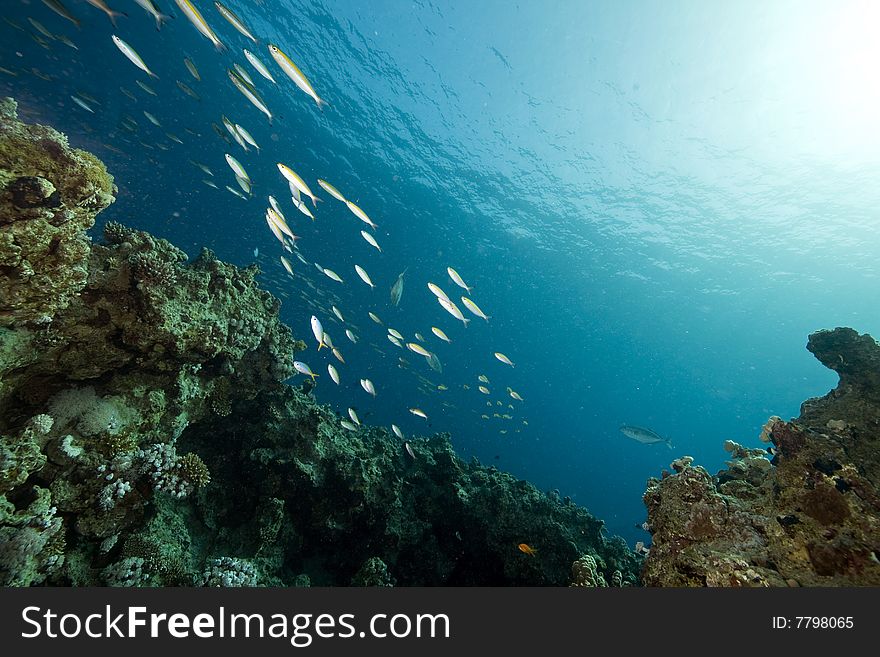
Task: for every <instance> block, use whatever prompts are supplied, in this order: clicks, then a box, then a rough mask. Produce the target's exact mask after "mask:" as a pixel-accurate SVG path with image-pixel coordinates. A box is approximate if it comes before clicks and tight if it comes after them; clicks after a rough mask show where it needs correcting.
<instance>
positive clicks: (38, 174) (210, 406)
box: [0, 99, 639, 586]
mask: <svg viewBox="0 0 880 657" xmlns="http://www.w3.org/2000/svg"><path fill="white" fill-rule="evenodd" d="M114 194H115V188H114V186H113V180H112V178H111V176H110V175H109V174H108V173H107V171H106V169H105V168H104V166H103V165H102V164H101V163H100V162H99V161H98V160H97V159H96V158H95V157H94V156H92V155H90V154H88V153H85V152H83V151H78V150H74V149H71V148H70V147H69V145H68V143H67V140H66V138H65V137H64V136H63V135H61V134H60V133H58V132H56V131H54V130H52V129H51V128H46V127H43V126H35V125H25V124H23V123H21V122H20V121H19V120H18V119H17V117H16V106H15V103H14V101H12V100H11V99H6V100H5V101H2V102H0V585H12V586H29V585H38V584H44V583H47V584H61V585H118V586H142V585H181V586H193V585H196V586H198V585H208V586H257V585H299V586H305V585H308V584H310V583H317V584H325V585H375V586H387V585H394V584H398V585H445V584H462V585H487V584H494V585H511V584H525V585H538V584H542V585H568V584H570V583H574V584H577V585H582V586H602V585H617V586H621V585H625V584H633V583H636V582H637V579H638V574H637V573H638V566H639V560H638V558H637V557H636V556H635V555H634V554H633V553H632V552H631V551H629V550H628V549H627V547H626V545H625V543H624V542H623V541H622V540H621V539H616V538H608V537H606V536H605V535H604V532H603V529H602V526H603V523H602V522H601V521H600V520H597V519H596V518H594V517H593V516H592V515H590V514H589V513H588V512H587V511H586V510H585V509H583V508H581V507H578V506H576V505H574V504H572V503H571V502H569V501H566V500H562V499H560V498H559V497H558V495H552V494H546V493H542V492H540V491H538V490H537V489H536V488H535V487H534V486H532V485H531V484H529V483H527V482H524V481H519V480H517V479H516V478H514V477H512V476H510V475H509V474H506V473H504V472H500V471H498V470H497V469H495V468H491V467H484V466H482V465H480V464H479V463H476V462H472V463H465V462H463V461H462V460H461V459H460V458H459V457H458V456H457V455H456V454H455V453H454V451H453V449H452V447H451V444H450V441H449V439H448V437H447V436H442V435H441V436H434V437H429V438H423V437H417V436H416V437H412V438H411V439H410V449H411V450H412V455H410V453H409V450H407V449H405V446H404V444H403V442H402V441H400V440H399V439H397V438H396V437H394V436H393V435H392V434H391V433H390V432H388V431H386V430H384V429H382V428H377V427H362V428H359V429H358V430H357V431H347V430H346V429H344V428H343V427H342V426H341V424H340V418H339V417H338V416H337V415H336V414H335V413H333V412H332V410H330V409H329V408H326V407H324V406H321V405H319V404H317V403H316V401H315V399H314V397H313V396H312V395H311V394H310V392H309V391H308V390H307V389H299V388H294V387H292V386H290V385H287V384H286V383H285V381H286V380H287V379H289V378H290V377H291V375H292V374H293V373H294V371H293V368H292V366H291V365H292V361H293V356H294V354H295V353H296V351H297V350H299V349H302V348H303V347H304V345H303V344H302V343H301V342H298V341H296V340H295V339H294V338H293V336H292V335H291V332H290V330H289V328H288V327H286V326H285V325H283V324H282V323H281V322H280V321H279V319H278V311H279V308H280V302H279V301H278V299H276V298H275V297H273V296H272V295H271V294H270V293H269V292H267V291H265V290H262V289H260V287H259V286H258V285H257V283H256V281H255V277H256V275H257V274H258V273H259V271H258V269H257V268H256V267H250V268H247V269H239V268H237V267H235V266H233V265H230V264H227V263H224V262H221V261H219V260H217V258H215V257H214V256H213V254H212V253H210V252H209V251H207V250H205V251H203V252H202V253H201V254H200V255H199V256H198V257H197V258H195V259H192V260H190V259H189V258H188V256H187V255H186V254H185V253H183V252H182V251H180V250H179V249H177V248H176V247H174V246H173V245H172V244H170V243H168V242H166V241H164V240H161V239H157V238H155V237H153V236H151V235H149V234H148V233H145V232H142V231H137V230H133V229H131V228H127V227H125V226H124V225H122V224H121V223H117V222H113V221H111V222H108V223H107V224H106V225H105V229H104V243H103V244H92V243H91V241H90V240H89V238H88V237H87V233H86V230H87V229H88V228H90V227H91V226H92V225H93V224H94V221H95V215H96V214H97V213H98V212H100V211H101V210H103V209H104V208H106V207H107V206H108V205H109V204H110V203H112V202H113V200H114V199H113V195H114ZM413 455H414V456H413ZM520 543H529V544H530V545H532V546H533V547H535V548H537V552H535V553H534V554H527V553H526V552H524V551H522V550H519V549H518V545H519V544H520ZM573 564H574V567H573Z"/></svg>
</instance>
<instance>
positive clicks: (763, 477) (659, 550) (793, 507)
mask: <svg viewBox="0 0 880 657" xmlns="http://www.w3.org/2000/svg"><path fill="white" fill-rule="evenodd" d="M807 348H808V350H809V351H810V352H812V353H813V354H815V355H816V357H817V358H818V359H819V360H820V361H821V362H822V363H823V364H824V365H826V366H827V367H829V368H831V369H833V370H834V371H836V372H838V373H839V374H840V383H839V384H838V386H837V387H836V388H835V389H834V390H832V391H831V392H829V393H828V394H827V395H825V396H824V397H822V398H819V399H810V400H808V401H806V402H804V403H803V405H802V406H801V414H800V417H798V418H797V419H795V420H792V421H791V422H783V421H782V420H781V419H780V418H778V417H773V418H770V420H769V421H768V423H767V424H766V425H765V427H764V429H763V430H762V432H761V440H763V441H765V442H770V443H772V446H771V447H770V448H769V449H766V448H760V449H756V448H752V449H748V448H744V447H741V446H740V445H737V444H736V443H734V442H732V441H727V443H726V444H725V449H726V450H727V451H728V452H729V453H730V455H731V460H730V461H729V462H728V463H727V466H728V467H727V468H726V469H724V470H722V471H720V472H719V473H718V474H717V475H715V476H714V477H713V476H711V475H710V474H709V473H708V472H706V470H705V469H703V468H702V467H699V466H693V465H692V461H693V459H691V458H690V457H686V458H684V459H679V460H678V461H676V462H675V463H673V465H672V468H673V470H674V473H673V474H669V473H664V477H663V478H661V479H651V480H650V481H649V482H648V489H647V491H646V493H645V496H644V501H645V504H646V506H647V507H648V527H649V529H650V531H651V533H652V538H653V544H652V546H651V548H650V553H649V555H648V557H647V558H646V560H645V565H644V570H643V579H644V583H645V584H646V585H650V586H840V585H873V586H876V585H878V584H880V560H878V557H880V554H878V552H880V520H878V516H880V450H878V446H880V345H878V343H877V342H876V341H875V340H874V339H873V338H872V337H871V336H869V335H858V333H856V332H855V331H854V330H852V329H850V328H837V329H834V330H831V331H819V332H817V333H814V334H812V335H811V336H810V337H809V342H808V345H807ZM771 456H772V459H771V458H770V457H771Z"/></svg>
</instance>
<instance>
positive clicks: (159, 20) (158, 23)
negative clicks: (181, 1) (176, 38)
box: [156, 14, 171, 31]
mask: <svg viewBox="0 0 880 657" xmlns="http://www.w3.org/2000/svg"><path fill="white" fill-rule="evenodd" d="M170 20H171V16H169V15H168V14H156V30H157V31H158V30H161V29H162V24H163V23H165V22H166V21H170Z"/></svg>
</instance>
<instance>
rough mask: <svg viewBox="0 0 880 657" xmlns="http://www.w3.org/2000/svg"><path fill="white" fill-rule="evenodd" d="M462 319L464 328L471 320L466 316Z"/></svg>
mask: <svg viewBox="0 0 880 657" xmlns="http://www.w3.org/2000/svg"><path fill="white" fill-rule="evenodd" d="M462 321H463V322H464V327H465V328H467V325H468V324H470V323H471V320H469V319H468V318H467V317H465V318H464V319H463V320H462Z"/></svg>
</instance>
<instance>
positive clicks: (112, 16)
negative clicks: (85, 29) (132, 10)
mask: <svg viewBox="0 0 880 657" xmlns="http://www.w3.org/2000/svg"><path fill="white" fill-rule="evenodd" d="M107 16H108V17H109V18H110V22H111V23H113V27H118V25H117V24H116V18H117V16H125V17H126V18H128V14H126V13H125V12H124V11H113V10H112V9H111V10H110V11H109V12H108V13H107Z"/></svg>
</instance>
